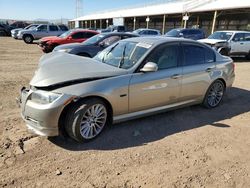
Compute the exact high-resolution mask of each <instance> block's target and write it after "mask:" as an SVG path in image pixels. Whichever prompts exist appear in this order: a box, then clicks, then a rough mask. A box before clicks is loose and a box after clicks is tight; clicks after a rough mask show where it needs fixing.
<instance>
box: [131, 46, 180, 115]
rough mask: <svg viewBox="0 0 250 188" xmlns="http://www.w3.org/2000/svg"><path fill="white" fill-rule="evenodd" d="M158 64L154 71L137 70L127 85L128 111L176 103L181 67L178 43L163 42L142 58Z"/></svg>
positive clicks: (145, 61)
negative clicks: (156, 69) (143, 71)
mask: <svg viewBox="0 0 250 188" xmlns="http://www.w3.org/2000/svg"><path fill="white" fill-rule="evenodd" d="M147 62H154V63H156V64H157V65H158V71H156V72H147V73H142V72H140V71H139V72H137V73H135V74H134V75H133V76H132V78H131V81H130V86H129V112H136V111H141V110H147V109H150V108H154V107H161V106H165V105H168V104H172V103H176V102H177V101H178V97H179V94H180V88H181V87H180V86H181V74H182V68H181V67H179V44H164V45H161V46H159V47H158V48H156V49H155V50H153V51H152V52H151V54H150V55H149V56H148V57H147V58H146V59H145V60H144V63H147Z"/></svg>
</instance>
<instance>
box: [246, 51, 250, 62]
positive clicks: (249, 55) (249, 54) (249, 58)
mask: <svg viewBox="0 0 250 188" xmlns="http://www.w3.org/2000/svg"><path fill="white" fill-rule="evenodd" d="M246 59H247V60H250V52H249V53H248V55H246Z"/></svg>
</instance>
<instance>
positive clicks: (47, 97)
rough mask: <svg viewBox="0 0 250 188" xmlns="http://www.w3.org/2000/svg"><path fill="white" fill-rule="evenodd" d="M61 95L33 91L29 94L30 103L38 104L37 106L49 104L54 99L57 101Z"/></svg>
mask: <svg viewBox="0 0 250 188" xmlns="http://www.w3.org/2000/svg"><path fill="white" fill-rule="evenodd" d="M60 96H62V94H60V93H53V92H48V91H41V90H38V91H34V92H33V93H32V94H31V97H30V99H31V101H33V102H36V103H39V104H49V103H52V102H54V101H55V100H56V99H58V98H59V97H60Z"/></svg>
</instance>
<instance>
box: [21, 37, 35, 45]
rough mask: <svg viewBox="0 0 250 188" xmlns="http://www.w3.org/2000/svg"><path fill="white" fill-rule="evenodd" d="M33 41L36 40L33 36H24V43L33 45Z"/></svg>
mask: <svg viewBox="0 0 250 188" xmlns="http://www.w3.org/2000/svg"><path fill="white" fill-rule="evenodd" d="M33 40H34V38H33V37H32V35H24V36H23V41H24V42H25V43H26V44H31V43H33Z"/></svg>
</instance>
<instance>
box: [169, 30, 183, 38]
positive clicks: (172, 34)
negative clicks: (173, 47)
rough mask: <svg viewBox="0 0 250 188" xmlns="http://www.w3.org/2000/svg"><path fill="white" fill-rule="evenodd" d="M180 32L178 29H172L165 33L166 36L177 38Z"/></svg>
mask: <svg viewBox="0 0 250 188" xmlns="http://www.w3.org/2000/svg"><path fill="white" fill-rule="evenodd" d="M180 31H181V30H179V29H172V30H170V31H169V32H167V33H166V35H167V36H173V37H177V36H179V33H180Z"/></svg>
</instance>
